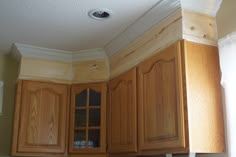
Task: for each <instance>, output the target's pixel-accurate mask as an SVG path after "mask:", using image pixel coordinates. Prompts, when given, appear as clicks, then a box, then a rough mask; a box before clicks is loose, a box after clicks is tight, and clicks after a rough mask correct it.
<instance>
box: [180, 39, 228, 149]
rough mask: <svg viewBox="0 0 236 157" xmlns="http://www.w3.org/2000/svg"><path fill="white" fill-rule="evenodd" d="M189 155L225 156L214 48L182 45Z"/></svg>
mask: <svg viewBox="0 0 236 157" xmlns="http://www.w3.org/2000/svg"><path fill="white" fill-rule="evenodd" d="M184 48H185V63H186V64H185V65H186V84H187V85H186V86H187V104H188V119H189V138H190V139H189V140H190V151H191V152H199V153H218V152H224V149H225V143H224V124H223V112H222V98H221V87H220V70H219V69H220V68H219V57H218V50H217V47H213V46H207V45H201V44H196V43H192V42H187V41H184Z"/></svg>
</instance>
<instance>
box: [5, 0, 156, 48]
mask: <svg viewBox="0 0 236 157" xmlns="http://www.w3.org/2000/svg"><path fill="white" fill-rule="evenodd" d="M159 1H160V0H118V1H115V0H1V1H0V51H1V52H9V50H10V48H11V45H12V44H13V43H14V42H17V43H22V44H28V45H33V46H41V47H46V48H54V49H61V50H67V51H78V50H83V49H91V48H100V47H103V46H105V45H106V44H107V43H108V42H109V41H110V40H112V39H113V38H115V37H116V36H117V35H118V34H120V33H121V32H122V31H124V30H125V29H126V28H127V27H128V26H129V25H130V24H132V23H133V22H135V21H136V20H137V19H138V18H139V17H140V16H142V15H143V14H144V13H145V12H146V11H148V10H149V9H150V8H152V7H153V6H154V5H155V4H156V3H158V2H159ZM94 8H107V9H109V10H112V12H113V15H112V17H111V18H110V19H108V20H103V21H97V20H94V19H91V18H89V17H88V15H87V14H88V11H90V10H91V9H94Z"/></svg>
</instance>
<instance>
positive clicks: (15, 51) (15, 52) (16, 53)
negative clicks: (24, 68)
mask: <svg viewBox="0 0 236 157" xmlns="http://www.w3.org/2000/svg"><path fill="white" fill-rule="evenodd" d="M10 56H11V57H12V58H13V59H15V60H16V61H17V62H20V60H21V53H20V51H19V50H18V48H17V46H16V44H15V43H13V45H12V49H11V52H10ZM0 157H1V156H0Z"/></svg>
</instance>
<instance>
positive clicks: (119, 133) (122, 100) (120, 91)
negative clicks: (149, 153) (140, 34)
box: [108, 68, 137, 153]
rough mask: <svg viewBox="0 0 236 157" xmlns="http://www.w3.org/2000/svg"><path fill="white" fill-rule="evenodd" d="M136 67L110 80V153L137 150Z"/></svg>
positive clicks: (133, 151)
mask: <svg viewBox="0 0 236 157" xmlns="http://www.w3.org/2000/svg"><path fill="white" fill-rule="evenodd" d="M136 92H137V90H136V68H134V69H132V70H130V71H128V72H126V73H124V74H122V75H120V76H118V77H116V78H114V79H113V80H111V81H110V82H109V105H108V108H109V111H108V113H109V124H108V131H109V133H108V134H109V139H108V148H109V153H135V152H137V103H136V99H137V97H136Z"/></svg>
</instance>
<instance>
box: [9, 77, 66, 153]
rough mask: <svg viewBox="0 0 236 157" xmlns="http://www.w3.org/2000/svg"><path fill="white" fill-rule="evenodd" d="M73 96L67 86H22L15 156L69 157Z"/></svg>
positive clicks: (18, 104) (17, 110)
mask: <svg viewBox="0 0 236 157" xmlns="http://www.w3.org/2000/svg"><path fill="white" fill-rule="evenodd" d="M69 92H70V90H69V86H68V85H64V84H54V83H43V82H37V81H19V82H18V89H17V97H16V106H15V120H14V130H13V143H12V155H15V156H29V155H30V156H39V155H40V156H45V155H47V156H50V155H53V154H54V155H55V154H61V155H65V154H66V152H67V150H66V149H67V132H68V131H67V129H68V123H67V121H68V111H69V110H68V109H69V108H68V105H69Z"/></svg>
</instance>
